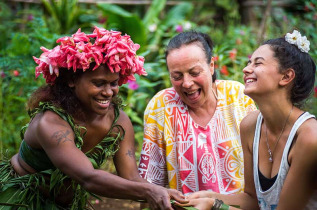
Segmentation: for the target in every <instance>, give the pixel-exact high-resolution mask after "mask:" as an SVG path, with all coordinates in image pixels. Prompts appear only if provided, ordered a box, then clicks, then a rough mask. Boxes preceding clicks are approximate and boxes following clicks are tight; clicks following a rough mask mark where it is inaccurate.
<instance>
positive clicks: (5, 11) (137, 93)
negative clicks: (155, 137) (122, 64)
mask: <svg viewBox="0 0 317 210" xmlns="http://www.w3.org/2000/svg"><path fill="white" fill-rule="evenodd" d="M110 3H112V4H110ZM316 6H317V0H308V1H305V0H284V1H275V0H273V1H272V0H266V1H265V0H257V1H250V0H192V1H189V0H187V1H177V0H174V1H168V0H152V1H146V0H138V1H129V0H117V1H110V0H108V1H107V0H103V1H102V0H99V1H98V0H95V1H94V0H86V1H84V0H56V1H54V0H25V1H23V0H11V1H5V0H1V1H0V23H1V24H0V74H1V77H0V85H1V90H0V115H1V119H0V154H1V157H0V160H1V159H3V158H4V156H7V157H10V156H11V155H12V154H14V153H16V152H17V151H18V148H19V145H20V143H21V139H20V128H21V127H22V126H23V125H25V124H26V123H27V122H28V120H29V117H28V114H27V110H26V109H25V105H26V102H27V100H28V98H29V96H30V94H31V93H32V92H33V91H34V90H35V89H36V88H37V87H39V86H40V85H43V84H44V83H45V81H44V79H43V78H42V77H39V78H38V79H35V75H34V68H35V62H34V61H33V58H32V56H36V57H39V56H40V54H41V52H42V51H41V50H40V47H41V46H45V47H46V48H49V49H51V48H53V47H54V46H55V45H56V43H55V40H56V39H57V38H59V37H62V36H65V35H70V34H72V33H74V32H76V30H77V29H78V28H81V30H82V31H84V32H91V30H92V27H93V26H94V25H96V26H99V27H104V28H106V29H108V30H110V29H113V30H120V31H122V32H123V33H127V34H129V35H131V38H132V40H133V41H134V42H136V43H138V44H140V45H141V48H140V50H139V51H138V54H139V55H143V56H144V57H145V69H146V70H147V72H148V76H146V77H137V78H136V81H131V82H129V83H128V84H126V85H123V87H121V88H120V94H121V96H122V97H123V98H124V101H125V104H126V106H125V108H124V110H125V112H126V113H127V114H128V115H129V117H130V118H131V120H132V122H133V125H134V129H135V140H136V141H135V144H136V150H137V151H136V157H137V159H138V158H139V154H140V150H141V147H142V140H143V139H142V137H143V112H144V110H145V107H146V105H147V103H148V101H149V100H150V99H151V98H152V96H153V95H154V94H155V93H156V92H158V91H159V90H161V89H164V88H167V87H170V86H171V84H170V81H169V74H168V71H167V69H166V65H165V60H164V48H165V46H166V44H167V42H168V40H169V39H170V38H171V37H172V36H174V35H176V34H177V33H179V32H182V31H186V30H197V31H201V32H204V33H207V34H209V35H210V36H211V37H212V39H213V41H214V43H215V48H214V59H215V62H216V73H217V75H218V78H220V79H232V80H238V81H240V82H243V81H242V77H243V73H242V69H243V67H244V66H245V65H246V63H247V60H248V56H250V53H252V51H253V50H255V49H256V48H257V46H258V45H259V43H261V41H263V40H264V39H269V38H275V37H279V36H282V35H284V34H286V33H287V32H291V31H292V30H293V29H298V30H299V31H300V32H301V33H302V34H303V35H306V36H307V38H308V40H310V43H311V50H310V55H311V56H312V57H313V58H314V60H315V61H316V58H317V45H316V44H317V33H316V28H317V27H316V26H317V21H316V20H317V10H316ZM316 91H317V88H316V87H315V90H314V92H313V93H312V96H311V98H310V99H309V100H308V101H307V104H306V110H308V111H310V112H311V113H313V114H315V115H316V114H317V106H316V104H317V100H316V96H317V92H316ZM106 167H108V168H107V169H108V170H110V171H114V169H113V167H111V166H106Z"/></svg>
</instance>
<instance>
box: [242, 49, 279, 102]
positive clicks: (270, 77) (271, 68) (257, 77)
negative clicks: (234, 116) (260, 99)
mask: <svg viewBox="0 0 317 210" xmlns="http://www.w3.org/2000/svg"><path fill="white" fill-rule="evenodd" d="M243 73H244V77H243V78H244V83H245V90H244V93H245V94H246V95H249V96H250V97H252V98H253V97H256V96H261V95H262V94H264V93H269V92H272V91H273V90H275V89H277V88H279V82H280V81H281V79H282V77H283V74H281V73H280V72H279V63H278V61H277V59H276V58H274V52H273V51H272V50H271V48H270V46H269V45H262V46H260V47H259V48H258V49H257V50H256V51H254V53H253V54H252V57H251V58H250V60H249V62H248V64H247V66H246V67H245V68H244V69H243Z"/></svg>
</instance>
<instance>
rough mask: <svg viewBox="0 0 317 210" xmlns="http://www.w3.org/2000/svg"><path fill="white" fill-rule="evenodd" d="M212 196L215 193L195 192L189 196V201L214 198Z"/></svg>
mask: <svg viewBox="0 0 317 210" xmlns="http://www.w3.org/2000/svg"><path fill="white" fill-rule="evenodd" d="M212 195H213V192H210V191H205V190H204V191H198V192H194V193H192V194H190V195H189V196H187V198H188V199H189V200H191V199H196V198H212V197H213V196H212Z"/></svg>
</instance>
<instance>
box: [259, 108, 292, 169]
mask: <svg viewBox="0 0 317 210" xmlns="http://www.w3.org/2000/svg"><path fill="white" fill-rule="evenodd" d="M293 108H294V106H292V109H291V111H290V112H289V114H288V116H287V118H286V120H285V123H284V126H283V128H282V131H281V133H280V135H279V136H278V138H277V140H276V142H275V144H274V147H273V151H272V150H271V148H270V146H269V141H268V138H267V126H266V125H265V137H266V146H267V151H268V153H269V156H270V157H269V161H270V162H271V163H272V162H273V153H274V151H275V148H276V145H277V143H278V142H279V141H280V139H281V136H282V134H283V132H284V129H285V126H286V124H287V121H288V119H289V117H290V116H291V114H292V111H293Z"/></svg>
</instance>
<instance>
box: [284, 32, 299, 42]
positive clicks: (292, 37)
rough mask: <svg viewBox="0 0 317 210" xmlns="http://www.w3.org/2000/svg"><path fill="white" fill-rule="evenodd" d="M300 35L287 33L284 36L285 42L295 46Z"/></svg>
mask: <svg viewBox="0 0 317 210" xmlns="http://www.w3.org/2000/svg"><path fill="white" fill-rule="evenodd" d="M300 37H301V34H300V33H299V31H297V30H294V31H293V33H291V34H290V33H287V34H286V36H285V40H286V41H287V42H288V43H290V44H296V43H297V40H298V39H300Z"/></svg>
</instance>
